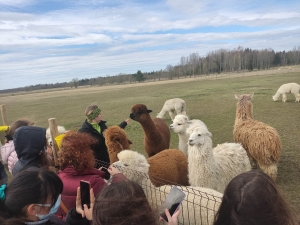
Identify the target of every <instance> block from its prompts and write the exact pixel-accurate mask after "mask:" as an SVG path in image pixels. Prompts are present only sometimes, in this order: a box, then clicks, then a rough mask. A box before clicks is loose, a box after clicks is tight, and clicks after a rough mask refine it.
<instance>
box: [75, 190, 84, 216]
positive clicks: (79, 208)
mask: <svg viewBox="0 0 300 225" xmlns="http://www.w3.org/2000/svg"><path fill="white" fill-rule="evenodd" d="M76 212H77V213H79V214H81V216H82V218H84V217H85V213H84V211H83V209H82V206H81V195H80V187H78V188H77V195H76Z"/></svg>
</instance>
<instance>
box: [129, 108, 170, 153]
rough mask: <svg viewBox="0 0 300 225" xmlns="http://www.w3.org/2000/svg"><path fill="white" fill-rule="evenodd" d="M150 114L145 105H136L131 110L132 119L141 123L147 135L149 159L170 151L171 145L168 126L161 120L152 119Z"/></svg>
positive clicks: (145, 140)
mask: <svg viewBox="0 0 300 225" xmlns="http://www.w3.org/2000/svg"><path fill="white" fill-rule="evenodd" d="M150 112H152V110H148V109H147V107H146V106H145V105H143V104H136V105H134V106H133V107H132V108H131V113H130V118H131V119H133V120H135V121H137V122H139V123H140V124H141V125H142V127H143V129H144V133H145V137H144V148H145V151H146V153H147V155H148V156H149V157H151V156H153V155H155V154H156V153H158V152H160V151H162V150H164V149H168V148H169V145H170V138H171V137H170V136H171V134H170V129H169V127H168V124H167V123H166V122H165V121H164V120H163V119H160V118H153V119H151V117H150V114H149V113H150Z"/></svg>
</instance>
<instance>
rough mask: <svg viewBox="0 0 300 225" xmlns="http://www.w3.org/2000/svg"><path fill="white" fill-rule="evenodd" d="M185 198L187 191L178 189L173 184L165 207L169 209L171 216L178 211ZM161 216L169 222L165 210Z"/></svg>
mask: <svg viewBox="0 0 300 225" xmlns="http://www.w3.org/2000/svg"><path fill="white" fill-rule="evenodd" d="M184 198H185V193H184V192H183V191H181V190H180V189H178V188H177V187H176V186H173V187H172V189H171V190H170V193H169V194H168V196H167V197H166V201H165V207H166V208H167V209H168V211H169V213H170V216H171V217H172V215H173V214H174V213H175V212H176V211H177V209H178V207H179V206H180V204H181V203H182V201H183V200H184ZM160 216H161V218H163V220H165V221H166V222H168V218H167V215H166V213H165V212H163V213H160Z"/></svg>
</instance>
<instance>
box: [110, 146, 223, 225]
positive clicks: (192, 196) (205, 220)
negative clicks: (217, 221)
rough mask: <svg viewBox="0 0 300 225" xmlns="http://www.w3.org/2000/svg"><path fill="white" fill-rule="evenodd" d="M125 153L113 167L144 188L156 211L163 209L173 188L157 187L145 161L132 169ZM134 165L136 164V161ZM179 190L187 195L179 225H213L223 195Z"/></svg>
mask: <svg viewBox="0 0 300 225" xmlns="http://www.w3.org/2000/svg"><path fill="white" fill-rule="evenodd" d="M125 151H126V150H124V151H122V152H121V153H119V154H118V157H120V161H117V162H115V163H114V164H113V165H114V166H116V167H117V168H119V169H120V170H121V171H122V173H123V174H124V175H125V176H126V177H127V178H128V179H130V180H133V181H135V182H137V183H138V184H140V185H141V186H142V188H143V190H144V192H145V194H146V196H147V199H148V201H149V203H150V205H151V206H152V207H153V208H154V209H158V208H161V205H162V203H163V202H164V200H165V199H166V196H167V194H168V193H169V192H170V190H171V188H172V186H171V185H164V186H160V187H155V186H154V185H153V184H152V182H151V180H150V178H149V175H148V173H147V171H148V169H149V164H148V163H147V162H145V159H143V158H140V159H138V161H139V165H138V167H136V168H135V169H137V170H135V169H131V167H130V166H128V165H129V164H128V163H130V162H131V161H132V160H131V159H130V158H126V159H125V160H124V159H123V158H122V154H124V152H125ZM177 151H178V150H177ZM120 155H121V156H120ZM125 156H126V154H125ZM133 163H134V164H135V163H136V161H134V162H133ZM150 168H151V166H150ZM178 188H180V189H181V190H182V191H183V192H185V193H186V198H185V199H184V201H183V202H182V206H181V215H180V216H179V217H178V220H179V224H193V225H198V224H202V225H212V224H213V221H214V217H215V214H216V212H217V210H218V208H219V206H220V203H221V200H222V197H223V194H221V193H219V192H217V191H215V190H212V189H209V188H202V187H191V186H188V187H185V186H178Z"/></svg>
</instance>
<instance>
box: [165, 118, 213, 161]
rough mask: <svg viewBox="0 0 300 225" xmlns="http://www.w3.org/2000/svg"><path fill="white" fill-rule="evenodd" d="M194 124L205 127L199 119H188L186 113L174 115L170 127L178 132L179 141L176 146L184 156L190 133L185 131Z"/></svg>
mask: <svg viewBox="0 0 300 225" xmlns="http://www.w3.org/2000/svg"><path fill="white" fill-rule="evenodd" d="M195 126H202V127H203V128H205V129H207V127H206V125H205V124H204V123H203V122H202V121H201V120H189V118H188V117H187V116H186V115H176V116H175V118H174V120H173V123H172V124H171V125H170V129H171V130H173V131H174V132H175V133H177V134H178V137H179V143H178V148H179V150H180V151H182V152H183V153H184V154H185V155H186V156H187V155H188V140H189V137H190V135H189V134H188V133H187V132H186V130H187V129H188V128H192V127H195Z"/></svg>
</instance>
